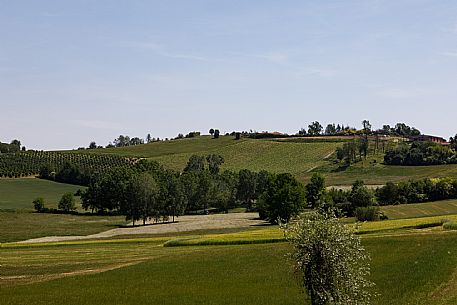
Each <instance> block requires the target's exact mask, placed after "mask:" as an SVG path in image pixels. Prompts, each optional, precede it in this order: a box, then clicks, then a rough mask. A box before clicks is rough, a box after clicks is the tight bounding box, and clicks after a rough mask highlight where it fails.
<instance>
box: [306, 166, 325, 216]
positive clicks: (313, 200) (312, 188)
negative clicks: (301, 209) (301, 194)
mask: <svg viewBox="0 0 457 305" xmlns="http://www.w3.org/2000/svg"><path fill="white" fill-rule="evenodd" d="M324 195H325V178H324V176H322V175H320V174H318V173H315V174H313V176H312V177H311V181H310V183H308V184H307V185H306V201H307V203H308V205H309V206H311V207H313V208H315V207H317V206H318V205H319V203H320V202H321V200H322V199H323V197H324Z"/></svg>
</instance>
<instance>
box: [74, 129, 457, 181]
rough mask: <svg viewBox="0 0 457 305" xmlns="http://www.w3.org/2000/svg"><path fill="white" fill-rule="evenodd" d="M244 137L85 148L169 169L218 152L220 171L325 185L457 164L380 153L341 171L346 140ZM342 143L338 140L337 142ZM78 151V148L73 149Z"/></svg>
mask: <svg viewBox="0 0 457 305" xmlns="http://www.w3.org/2000/svg"><path fill="white" fill-rule="evenodd" d="M310 140H311V139H281V140H278V139H248V138H242V139H241V140H238V141H236V140H234V139H233V137H231V136H223V137H220V138H219V139H212V138H211V137H209V136H202V137H197V138H191V139H181V140H173V141H161V142H154V143H149V144H144V145H137V146H129V147H122V148H110V149H95V150H85V151H82V152H83V153H90V154H115V155H119V156H125V157H140V158H148V159H151V160H156V161H158V162H159V163H161V164H162V165H164V166H165V167H167V168H171V169H177V170H181V169H183V168H184V166H185V164H186V162H187V160H188V159H189V157H190V156H191V155H192V154H198V155H207V154H211V153H217V154H220V155H222V156H223V157H224V158H225V164H224V166H223V168H224V169H231V170H239V169H243V168H247V169H250V170H256V171H258V170H262V169H264V170H268V171H272V172H276V173H279V172H290V173H292V174H294V175H295V176H296V177H297V178H298V179H300V180H301V181H303V182H305V181H307V180H308V179H309V178H310V177H311V175H312V174H313V173H314V172H319V173H322V174H323V175H324V176H325V177H326V179H327V184H328V185H350V184H352V183H353V182H354V181H355V180H357V179H362V180H364V181H365V183H366V184H372V185H379V184H384V183H386V182H388V181H392V182H399V181H405V180H409V179H421V178H425V177H432V178H438V177H448V176H449V177H457V165H456V164H450V165H436V166H389V165H384V164H382V162H383V154H382V153H381V152H379V153H377V154H374V155H373V154H372V155H369V156H368V158H367V160H364V161H363V162H359V163H356V164H354V165H352V166H350V167H349V168H347V169H345V170H340V169H338V166H337V165H336V164H335V163H334V162H333V159H334V154H333V153H334V152H335V149H336V148H337V147H338V146H341V145H342V144H343V143H344V141H345V139H334V138H332V139H326V140H322V139H320V141H310ZM339 141H340V142H339ZM73 153H81V151H73Z"/></svg>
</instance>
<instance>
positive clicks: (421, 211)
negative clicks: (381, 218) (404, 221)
mask: <svg viewBox="0 0 457 305" xmlns="http://www.w3.org/2000/svg"><path fill="white" fill-rule="evenodd" d="M381 211H383V212H384V214H385V215H386V216H387V217H389V219H401V218H413V217H426V216H440V215H452V214H457V200H455V199H452V200H442V201H436V202H424V203H415V204H401V205H393V206H385V207H381Z"/></svg>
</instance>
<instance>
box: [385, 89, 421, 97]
mask: <svg viewBox="0 0 457 305" xmlns="http://www.w3.org/2000/svg"><path fill="white" fill-rule="evenodd" d="M377 94H378V95H380V96H382V97H385V98H389V99H408V98H413V97H416V96H418V95H419V92H418V91H417V90H409V89H401V88H384V89H381V90H380V91H378V92H377Z"/></svg>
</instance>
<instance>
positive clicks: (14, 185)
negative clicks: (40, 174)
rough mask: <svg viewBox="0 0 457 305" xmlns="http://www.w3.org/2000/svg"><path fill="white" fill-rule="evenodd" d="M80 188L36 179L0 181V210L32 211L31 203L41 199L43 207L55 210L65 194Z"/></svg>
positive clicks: (3, 179) (5, 179)
mask: <svg viewBox="0 0 457 305" xmlns="http://www.w3.org/2000/svg"><path fill="white" fill-rule="evenodd" d="M79 188H81V189H84V187H82V186H77V185H70V184H64V183H57V182H52V181H48V180H42V179H37V178H19V179H7V178H1V179H0V210H17V209H33V205H32V201H33V200H34V199H35V198H37V197H43V198H44V201H45V206H46V207H48V208H56V207H57V204H58V202H59V200H60V198H61V197H62V195H63V194H64V193H66V192H72V193H74V192H76V190H78V189H79Z"/></svg>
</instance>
